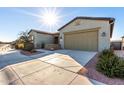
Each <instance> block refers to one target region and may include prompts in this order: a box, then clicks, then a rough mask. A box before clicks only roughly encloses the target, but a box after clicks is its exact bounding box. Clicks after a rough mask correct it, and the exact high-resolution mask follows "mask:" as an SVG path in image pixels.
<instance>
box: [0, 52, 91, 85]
mask: <svg viewBox="0 0 124 93" xmlns="http://www.w3.org/2000/svg"><path fill="white" fill-rule="evenodd" d="M80 70H81V72H80ZM86 71H87V70H86V69H85V68H84V67H82V66H81V65H80V64H79V63H77V62H76V61H75V60H73V59H72V58H71V57H69V56H67V55H63V54H58V53H54V54H51V55H48V56H45V57H41V58H39V59H32V60H30V61H25V62H22V63H18V64H14V65H9V66H7V67H5V68H3V69H2V70H1V71H0V84H17V85H19V84H23V85H25V84H26V85H75V84H76V85H91V84H92V83H91V82H90V81H89V79H88V78H87V77H85V76H83V75H80V74H85V73H86Z"/></svg>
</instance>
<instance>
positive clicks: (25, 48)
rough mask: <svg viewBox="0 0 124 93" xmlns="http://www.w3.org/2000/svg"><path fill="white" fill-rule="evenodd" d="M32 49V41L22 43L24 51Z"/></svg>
mask: <svg viewBox="0 0 124 93" xmlns="http://www.w3.org/2000/svg"><path fill="white" fill-rule="evenodd" d="M33 49H34V45H33V43H24V48H23V50H25V51H32V50H33Z"/></svg>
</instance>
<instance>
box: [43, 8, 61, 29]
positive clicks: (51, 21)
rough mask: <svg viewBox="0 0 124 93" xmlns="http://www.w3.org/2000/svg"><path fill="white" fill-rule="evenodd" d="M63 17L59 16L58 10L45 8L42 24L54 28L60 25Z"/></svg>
mask: <svg viewBox="0 0 124 93" xmlns="http://www.w3.org/2000/svg"><path fill="white" fill-rule="evenodd" d="M60 18H61V16H60V15H59V13H58V11H57V10H56V8H44V11H42V13H41V22H42V23H43V24H44V25H45V26H48V27H49V28H50V30H51V29H52V28H54V27H55V26H57V25H58V23H59V21H60Z"/></svg>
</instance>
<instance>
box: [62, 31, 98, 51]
mask: <svg viewBox="0 0 124 93" xmlns="http://www.w3.org/2000/svg"><path fill="white" fill-rule="evenodd" d="M64 46H65V49H72V50H85V51H97V50H98V31H97V30H95V31H85V32H84V31H77V32H76V31H75V32H68V33H65V34H64Z"/></svg>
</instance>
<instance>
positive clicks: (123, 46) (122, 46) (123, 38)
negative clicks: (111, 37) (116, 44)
mask: <svg viewBox="0 0 124 93" xmlns="http://www.w3.org/2000/svg"><path fill="white" fill-rule="evenodd" d="M121 49H122V50H124V36H123V37H122V45H121Z"/></svg>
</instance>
